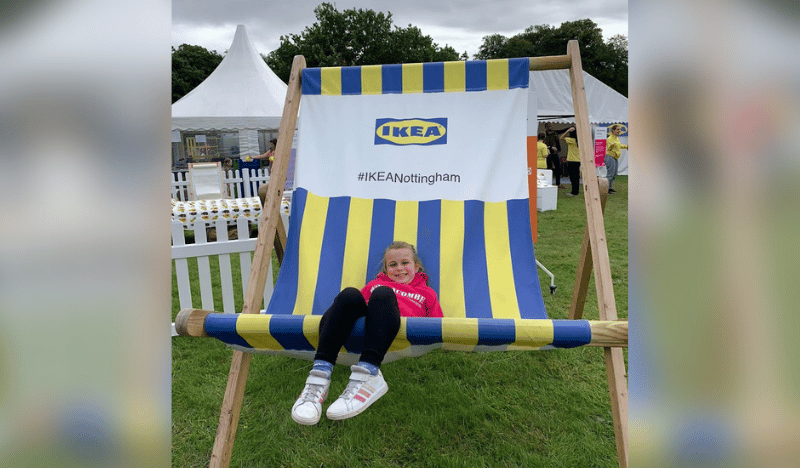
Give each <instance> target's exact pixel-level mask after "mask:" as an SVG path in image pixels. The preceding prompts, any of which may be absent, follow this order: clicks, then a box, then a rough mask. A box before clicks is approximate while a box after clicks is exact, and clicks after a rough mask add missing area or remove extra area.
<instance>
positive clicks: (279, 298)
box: [267, 188, 308, 314]
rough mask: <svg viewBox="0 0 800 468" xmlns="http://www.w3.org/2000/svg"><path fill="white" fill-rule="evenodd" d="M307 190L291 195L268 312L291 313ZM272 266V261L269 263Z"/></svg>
mask: <svg viewBox="0 0 800 468" xmlns="http://www.w3.org/2000/svg"><path fill="white" fill-rule="evenodd" d="M307 197H308V191H306V190H305V189H302V188H298V189H296V190H295V191H294V195H292V213H291V218H290V219H291V222H290V223H289V232H288V233H287V234H286V250H284V254H283V262H282V263H281V269H280V271H279V272H278V280H277V282H276V283H275V289H274V291H273V292H272V298H271V299H270V301H269V306H267V313H268V314H291V313H292V311H294V303H295V300H296V299H297V280H298V270H297V265H298V264H299V263H300V247H299V245H300V226H301V223H302V222H303V212H304V211H305V207H306V198H307ZM269 266H270V268H272V263H271V262H270V263H269Z"/></svg>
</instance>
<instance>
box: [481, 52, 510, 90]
mask: <svg viewBox="0 0 800 468" xmlns="http://www.w3.org/2000/svg"><path fill="white" fill-rule="evenodd" d="M486 89H487V90H490V91H492V90H498V89H508V59H497V60H487V61H486Z"/></svg>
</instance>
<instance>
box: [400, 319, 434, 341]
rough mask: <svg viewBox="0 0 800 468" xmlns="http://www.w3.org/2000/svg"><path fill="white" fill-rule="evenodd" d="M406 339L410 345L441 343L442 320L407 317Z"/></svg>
mask: <svg viewBox="0 0 800 468" xmlns="http://www.w3.org/2000/svg"><path fill="white" fill-rule="evenodd" d="M406 339H407V340H408V342H409V343H411V344H412V345H429V344H435V343H441V342H442V319H440V318H419V317H409V318H407V319H406Z"/></svg>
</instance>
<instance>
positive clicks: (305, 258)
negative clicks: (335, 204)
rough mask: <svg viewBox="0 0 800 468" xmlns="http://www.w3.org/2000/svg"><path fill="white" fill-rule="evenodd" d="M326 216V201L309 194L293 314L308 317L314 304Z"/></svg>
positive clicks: (300, 243)
mask: <svg viewBox="0 0 800 468" xmlns="http://www.w3.org/2000/svg"><path fill="white" fill-rule="evenodd" d="M327 214H328V199H327V198H323V197H319V196H317V195H314V194H313V193H311V192H309V193H308V197H307V198H306V208H305V211H304V212H303V228H302V231H300V241H299V243H298V246H299V249H300V258H299V260H298V265H297V301H296V302H295V305H294V311H293V312H292V313H293V314H301V315H308V314H310V313H311V308H312V306H313V304H314V291H315V290H316V287H317V276H318V274H319V257H320V253H321V252H322V234H323V231H324V230H325V219H326V218H327Z"/></svg>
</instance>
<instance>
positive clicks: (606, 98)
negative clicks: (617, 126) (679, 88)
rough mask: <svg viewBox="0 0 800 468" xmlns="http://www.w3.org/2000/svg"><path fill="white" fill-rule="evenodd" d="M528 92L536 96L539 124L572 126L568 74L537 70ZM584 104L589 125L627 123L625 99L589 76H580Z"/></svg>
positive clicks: (557, 71)
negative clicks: (540, 122) (569, 124)
mask: <svg viewBox="0 0 800 468" xmlns="http://www.w3.org/2000/svg"><path fill="white" fill-rule="evenodd" d="M529 76H530V85H529V90H530V92H534V93H536V100H537V105H538V110H539V111H538V113H539V119H538V120H539V121H542V122H559V123H573V122H575V117H574V114H575V110H574V107H573V106H572V88H571V87H570V82H569V70H536V71H531V72H530V74H529ZM583 85H584V88H585V89H586V103H587V105H588V107H589V122H590V123H593V124H601V123H624V122H628V98H626V97H625V96H623V95H622V94H620V93H618V92H616V91H614V89H612V88H611V87H609V86H608V85H606V84H604V83H603V82H602V81H600V80H598V79H597V78H595V77H593V76H592V75H590V74H588V73H586V72H585V71H584V72H583Z"/></svg>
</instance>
